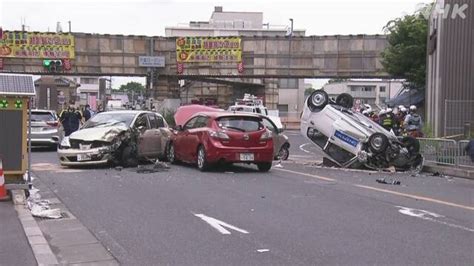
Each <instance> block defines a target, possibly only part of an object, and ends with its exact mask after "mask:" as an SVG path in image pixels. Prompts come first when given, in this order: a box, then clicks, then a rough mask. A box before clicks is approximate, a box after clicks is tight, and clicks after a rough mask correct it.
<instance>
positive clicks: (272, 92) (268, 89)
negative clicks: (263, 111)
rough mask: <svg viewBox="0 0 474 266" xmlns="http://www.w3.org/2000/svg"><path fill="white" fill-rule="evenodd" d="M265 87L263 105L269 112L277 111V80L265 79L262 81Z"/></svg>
mask: <svg viewBox="0 0 474 266" xmlns="http://www.w3.org/2000/svg"><path fill="white" fill-rule="evenodd" d="M263 84H264V85H265V105H266V107H267V108H268V109H270V110H276V109H278V106H277V105H278V89H279V84H280V83H279V80H278V79H275V78H266V79H264V80H263Z"/></svg>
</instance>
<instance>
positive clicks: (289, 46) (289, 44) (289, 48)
mask: <svg viewBox="0 0 474 266" xmlns="http://www.w3.org/2000/svg"><path fill="white" fill-rule="evenodd" d="M290 23H291V24H290V25H291V26H290V34H289V36H288V71H287V72H288V73H287V74H288V84H289V83H290V81H289V79H290V64H291V39H292V37H293V19H292V18H290Z"/></svg>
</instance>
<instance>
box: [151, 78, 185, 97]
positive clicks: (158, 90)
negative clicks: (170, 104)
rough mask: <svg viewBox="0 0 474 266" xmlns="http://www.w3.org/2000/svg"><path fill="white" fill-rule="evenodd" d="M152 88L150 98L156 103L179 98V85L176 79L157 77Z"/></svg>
mask: <svg viewBox="0 0 474 266" xmlns="http://www.w3.org/2000/svg"><path fill="white" fill-rule="evenodd" d="M152 86H153V87H152V90H151V91H152V94H151V95H150V96H151V97H153V98H155V99H156V100H158V101H163V100H165V99H178V98H179V84H178V78H176V77H167V76H158V78H157V79H155V82H154V83H153V85H152Z"/></svg>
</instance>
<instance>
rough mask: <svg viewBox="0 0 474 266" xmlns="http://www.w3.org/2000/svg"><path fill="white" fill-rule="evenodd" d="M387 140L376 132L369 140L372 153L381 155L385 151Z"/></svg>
mask: <svg viewBox="0 0 474 266" xmlns="http://www.w3.org/2000/svg"><path fill="white" fill-rule="evenodd" d="M387 146H388V138H387V136H385V135H384V134H383V133H380V132H376V133H374V134H372V136H370V138H369V147H370V150H371V151H372V152H373V153H382V152H384V151H385V149H387Z"/></svg>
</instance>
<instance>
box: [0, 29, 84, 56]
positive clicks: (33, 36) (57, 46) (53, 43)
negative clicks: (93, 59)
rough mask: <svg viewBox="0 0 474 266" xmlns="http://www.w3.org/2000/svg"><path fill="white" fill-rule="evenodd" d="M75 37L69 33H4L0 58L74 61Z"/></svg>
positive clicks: (0, 40)
mask: <svg viewBox="0 0 474 266" xmlns="http://www.w3.org/2000/svg"><path fill="white" fill-rule="evenodd" d="M74 56H75V54H74V36H73V35H72V34H69V33H42V32H23V31H4V32H3V34H2V36H1V38H0V57H14V58H41V59H45V58H50V59H74Z"/></svg>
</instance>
